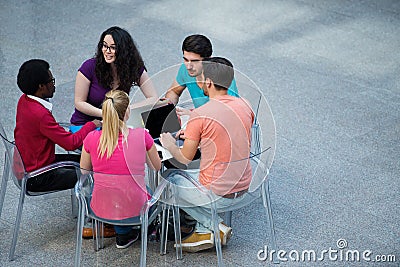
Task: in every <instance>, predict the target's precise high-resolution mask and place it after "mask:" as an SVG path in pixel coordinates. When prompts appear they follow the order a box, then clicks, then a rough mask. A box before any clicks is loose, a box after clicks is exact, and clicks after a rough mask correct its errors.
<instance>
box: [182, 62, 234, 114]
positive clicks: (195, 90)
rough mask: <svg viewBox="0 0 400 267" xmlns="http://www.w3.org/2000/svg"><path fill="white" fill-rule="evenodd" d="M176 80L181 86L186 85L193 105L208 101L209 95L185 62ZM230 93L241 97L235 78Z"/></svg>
mask: <svg viewBox="0 0 400 267" xmlns="http://www.w3.org/2000/svg"><path fill="white" fill-rule="evenodd" d="M176 81H177V82H178V84H179V85H180V86H186V88H187V89H188V90H189V93H190V96H191V97H192V101H193V105H194V107H195V108H198V107H200V106H202V105H204V104H205V103H207V102H208V96H206V95H205V94H204V93H203V90H202V89H201V88H200V87H199V86H198V85H197V82H196V77H192V76H190V75H189V73H188V71H187V69H186V67H185V64H182V65H181V67H180V68H179V71H178V74H177V75H176ZM228 95H232V96H236V97H239V94H238V89H237V87H236V81H235V79H233V81H232V83H231V86H229V88H228Z"/></svg>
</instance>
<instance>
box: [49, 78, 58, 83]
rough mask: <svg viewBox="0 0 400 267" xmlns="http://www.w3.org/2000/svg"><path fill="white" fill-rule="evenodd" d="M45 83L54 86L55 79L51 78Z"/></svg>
mask: <svg viewBox="0 0 400 267" xmlns="http://www.w3.org/2000/svg"><path fill="white" fill-rule="evenodd" d="M47 83H52V84H56V79H55V78H52V79H50V80H49V81H48V82H47Z"/></svg>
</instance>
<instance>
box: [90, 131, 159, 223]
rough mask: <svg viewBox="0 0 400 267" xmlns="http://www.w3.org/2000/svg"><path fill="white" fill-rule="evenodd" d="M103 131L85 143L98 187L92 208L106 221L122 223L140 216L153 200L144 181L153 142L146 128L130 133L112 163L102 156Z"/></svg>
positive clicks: (119, 145)
mask: <svg viewBox="0 0 400 267" xmlns="http://www.w3.org/2000/svg"><path fill="white" fill-rule="evenodd" d="M101 132H102V131H92V132H91V133H89V134H88V135H87V137H86V138H85V140H84V141H83V146H84V149H85V151H86V152H88V153H89V154H90V156H91V161H92V166H93V171H94V172H95V175H94V187H93V192H92V200H91V202H90V207H91V208H92V210H93V212H94V213H95V214H96V215H97V216H99V217H103V218H106V219H112V220H121V219H126V218H130V217H134V216H138V215H139V214H140V209H141V208H142V206H143V204H144V202H145V201H146V200H148V199H149V198H150V196H149V194H148V193H147V190H146V185H145V181H144V175H145V163H146V151H148V150H149V149H150V148H151V147H152V146H153V143H154V141H153V138H152V137H151V136H150V134H149V133H148V132H147V131H146V130H145V129H143V128H135V129H129V135H128V141H127V143H122V139H123V136H122V134H120V136H119V138H118V145H117V147H116V148H115V150H114V152H113V154H112V155H111V157H110V158H109V159H107V157H106V153H105V155H104V156H103V157H102V158H100V157H99V156H98V146H99V142H100V136H101Z"/></svg>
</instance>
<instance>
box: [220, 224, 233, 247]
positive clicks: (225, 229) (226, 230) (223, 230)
mask: <svg viewBox="0 0 400 267" xmlns="http://www.w3.org/2000/svg"><path fill="white" fill-rule="evenodd" d="M218 227H219V234H220V237H221V245H223V246H226V244H227V243H228V241H229V239H230V238H231V236H232V228H231V227H229V226H227V225H225V224H224V223H220V224H219V225H218Z"/></svg>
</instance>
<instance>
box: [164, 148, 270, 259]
mask: <svg viewBox="0 0 400 267" xmlns="http://www.w3.org/2000/svg"><path fill="white" fill-rule="evenodd" d="M269 152H270V147H268V148H267V149H264V150H263V151H261V152H260V153H258V154H252V155H251V156H250V157H249V158H246V159H242V160H237V161H231V162H221V163H219V164H217V165H216V166H215V167H214V172H213V173H214V175H215V176H217V177H218V179H226V180H235V179H238V177H241V175H242V174H243V172H244V170H245V166H247V164H250V165H251V169H252V180H251V183H250V186H249V188H248V191H247V192H246V193H245V194H244V195H243V196H241V200H240V202H236V203H235V204H234V205H230V206H224V207H221V206H218V205H217V204H216V200H217V199H218V198H220V196H217V195H216V194H214V193H213V192H212V190H208V189H206V188H205V187H204V186H202V185H201V184H200V183H199V182H198V181H196V180H194V179H193V178H192V177H190V176H185V178H186V179H187V180H189V181H190V182H191V183H192V184H193V186H194V187H196V188H197V189H198V190H199V191H200V192H202V193H203V194H204V197H205V199H206V201H205V202H204V203H205V205H207V206H208V207H210V209H211V216H212V221H213V229H214V243H215V247H216V252H217V258H218V266H224V263H223V257H222V249H221V241H220V235H219V234H215V233H219V228H218V224H219V222H218V220H217V214H219V213H227V212H232V211H235V210H238V209H240V208H243V207H245V206H247V205H249V204H251V203H252V202H253V201H255V200H257V199H259V198H262V200H263V205H264V208H265V211H266V214H267V217H268V220H267V223H266V225H268V228H269V234H270V241H271V249H273V250H275V251H277V248H276V239H275V229H274V224H273V217H272V210H271V203H270V197H269V187H268V174H269V168H268V165H267V164H268V162H269V161H270V157H271V155H270V153H269ZM167 179H168V178H167ZM172 187H175V186H174V185H172ZM175 190H176V189H175ZM175 199H176V198H173V199H168V200H167V201H166V202H167V203H168V204H169V205H171V206H173V207H180V206H182V205H185V204H183V203H179V202H176V201H175V202H173V201H174V200H175ZM207 200H208V201H207ZM169 201H172V202H169ZM174 223H176V224H177V225H176V226H175V227H174V228H175V229H179V220H174ZM228 223H229V224H230V222H228ZM163 224H165V223H163ZM162 241H163V242H165V239H164V240H162ZM177 244H178V245H177V246H176V249H177V250H179V252H178V253H179V254H181V253H182V251H181V250H182V247H181V246H180V242H179V243H177ZM164 247H165V245H164ZM274 262H275V263H278V262H277V261H276V259H274Z"/></svg>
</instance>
